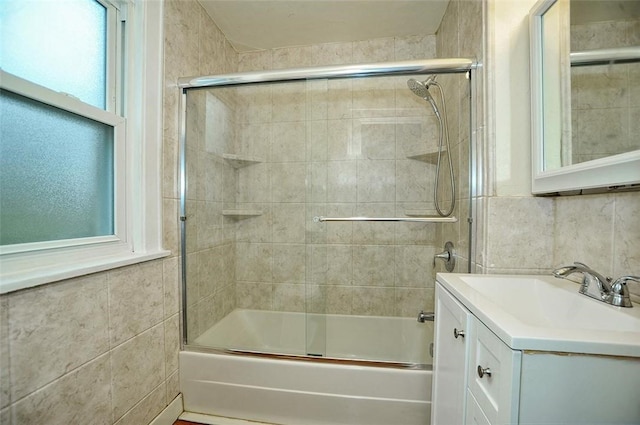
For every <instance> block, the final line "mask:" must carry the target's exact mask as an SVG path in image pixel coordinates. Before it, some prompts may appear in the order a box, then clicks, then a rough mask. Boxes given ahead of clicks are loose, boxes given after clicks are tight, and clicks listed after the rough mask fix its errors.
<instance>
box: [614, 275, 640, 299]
mask: <svg viewBox="0 0 640 425" xmlns="http://www.w3.org/2000/svg"><path fill="white" fill-rule="evenodd" d="M628 281H634V282H638V283H640V276H622V277H620V278H618V279H616V280H615V282H613V283H612V284H611V296H612V304H613V305H617V306H619V307H633V305H632V304H631V298H630V297H629V288H627V282H628Z"/></svg>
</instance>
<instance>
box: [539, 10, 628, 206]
mask: <svg viewBox="0 0 640 425" xmlns="http://www.w3.org/2000/svg"><path fill="white" fill-rule="evenodd" d="M557 2H558V0H540V1H538V2H537V3H536V4H535V5H534V6H533V8H532V9H531V11H530V12H529V32H530V34H529V36H530V49H531V58H530V59H531V68H530V70H531V75H530V76H531V159H532V163H531V174H532V176H531V177H532V179H531V192H532V193H533V194H560V193H563V192H576V191H581V190H584V189H603V190H613V189H617V188H620V187H628V186H631V185H638V184H640V149H638V150H635V151H631V152H626V153H623V154H618V155H612V156H608V157H605V158H600V159H595V160H591V161H585V162H582V163H578V164H572V165H568V166H563V167H560V168H557V169H553V170H545V169H544V127H543V125H544V122H543V112H544V110H543V107H544V105H543V89H544V87H543V81H542V75H543V74H542V65H543V61H542V53H543V48H544V44H543V42H542V17H543V15H544V14H545V12H546V11H547V10H549V8H550V7H552V6H553V5H555V4H556V3H557Z"/></svg>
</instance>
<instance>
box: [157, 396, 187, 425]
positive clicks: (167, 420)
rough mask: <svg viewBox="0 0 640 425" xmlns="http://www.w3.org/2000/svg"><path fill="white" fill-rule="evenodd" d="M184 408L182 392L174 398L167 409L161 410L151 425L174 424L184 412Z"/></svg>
mask: <svg viewBox="0 0 640 425" xmlns="http://www.w3.org/2000/svg"><path fill="white" fill-rule="evenodd" d="M183 410H184V409H183V408H182V394H178V397H176V398H174V399H173V401H172V402H171V403H169V405H168V406H167V407H165V409H164V410H163V411H162V412H160V414H159V415H158V416H156V417H155V419H154V420H152V421H151V423H150V424H149V425H173V423H174V422H175V421H176V420H177V419H178V417H179V416H180V415H181V414H182V412H183Z"/></svg>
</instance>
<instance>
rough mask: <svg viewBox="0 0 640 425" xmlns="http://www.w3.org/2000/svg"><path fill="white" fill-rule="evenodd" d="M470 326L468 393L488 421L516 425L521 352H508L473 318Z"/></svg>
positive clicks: (500, 342) (506, 348) (509, 350)
mask: <svg viewBox="0 0 640 425" xmlns="http://www.w3.org/2000/svg"><path fill="white" fill-rule="evenodd" d="M469 327H470V333H471V334H472V335H473V338H469V342H470V343H471V354H470V362H469V390H470V391H471V393H472V394H473V396H474V398H475V400H476V401H477V404H478V406H479V407H480V408H481V409H482V411H483V413H484V414H485V416H486V417H487V418H488V419H489V422H491V423H492V424H516V423H518V400H519V398H518V397H519V396H518V394H519V389H520V365H521V363H522V352H521V351H515V350H511V349H510V348H509V347H508V346H507V345H506V344H505V343H504V342H502V341H501V340H500V339H499V338H498V337H497V336H496V335H495V334H494V333H493V332H491V331H490V330H489V328H487V327H486V326H485V325H484V324H482V322H480V321H479V320H478V319H476V318H475V317H474V318H473V319H472V320H471V323H470V326H469Z"/></svg>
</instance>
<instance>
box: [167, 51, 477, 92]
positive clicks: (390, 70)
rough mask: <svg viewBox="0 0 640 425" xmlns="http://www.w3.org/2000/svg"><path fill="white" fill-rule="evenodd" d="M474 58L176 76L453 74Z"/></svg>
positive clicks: (210, 81)
mask: <svg viewBox="0 0 640 425" xmlns="http://www.w3.org/2000/svg"><path fill="white" fill-rule="evenodd" d="M475 67H476V62H475V61H474V60H472V59H467V58H452V59H424V60H412V61H399V62H381V63H369V64H356V65H335V66H318V67H309V68H292V69H282V70H273V71H259V72H239V73H234V74H222V75H211V76H200V77H182V78H179V79H178V87H180V88H181V89H189V88H198V87H216V86H233V85H241V84H255V83H274V82H284V81H297V80H319V79H332V78H355V77H371V76H376V75H377V76H388V75H410V74H427V73H431V74H456V73H464V72H468V71H470V70H472V69H474V68H475Z"/></svg>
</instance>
